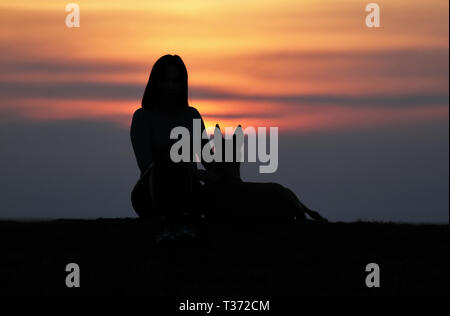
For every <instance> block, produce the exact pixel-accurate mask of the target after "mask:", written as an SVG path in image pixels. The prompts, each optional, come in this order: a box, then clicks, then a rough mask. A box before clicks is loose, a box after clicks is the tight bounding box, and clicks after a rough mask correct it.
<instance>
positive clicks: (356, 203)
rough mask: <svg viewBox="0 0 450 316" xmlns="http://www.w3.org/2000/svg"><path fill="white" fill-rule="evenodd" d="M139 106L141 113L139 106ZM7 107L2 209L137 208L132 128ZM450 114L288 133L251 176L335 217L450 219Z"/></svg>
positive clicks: (73, 213)
mask: <svg viewBox="0 0 450 316" xmlns="http://www.w3.org/2000/svg"><path fill="white" fill-rule="evenodd" d="M130 116H131V114H130ZM4 118H5V116H4V115H1V116H0V121H1V123H0V151H1V154H2V159H1V167H0V173H1V175H0V189H1V190H2V194H1V195H0V205H1V206H2V207H1V208H0V217H1V218H96V217H132V216H134V212H133V210H132V207H131V203H130V192H131V188H132V186H133V185H134V183H135V181H136V180H137V178H138V175H139V171H138V167H137V164H136V162H135V158H134V155H133V151H132V147H131V143H130V139H129V130H128V128H120V127H118V126H116V125H114V124H112V123H109V122H104V121H98V120H61V121H39V122H37V121H36V122H30V121H25V120H21V119H20V118H17V117H14V115H13V113H10V114H9V115H8V119H7V120H4ZM448 133H449V125H448V120H447V119H443V120H442V121H438V122H433V123H423V124H415V125H410V126H397V127H391V128H382V129H380V128H377V129H371V130H369V129H367V130H358V131H340V132H333V133H330V132H328V133H325V132H321V133H310V134H281V135H280V142H279V168H278V171H277V172H276V173H274V174H265V175H261V174H258V173H257V168H258V164H249V163H246V164H245V165H244V166H243V168H242V169H243V170H242V173H243V177H244V179H246V180H248V181H275V182H279V183H281V184H284V185H286V186H287V187H289V188H291V189H292V190H293V191H294V192H295V193H296V194H297V195H298V196H299V197H300V198H301V199H303V201H304V202H305V203H306V204H307V205H309V206H310V207H312V208H314V209H316V210H318V211H320V212H321V213H322V214H324V215H325V216H327V217H328V218H329V219H331V220H333V221H336V220H340V221H352V220H357V219H366V220H379V221H403V222H447V223H448V216H449V214H448V208H449V201H448V190H449V178H448V175H449V168H448V159H449V134H448Z"/></svg>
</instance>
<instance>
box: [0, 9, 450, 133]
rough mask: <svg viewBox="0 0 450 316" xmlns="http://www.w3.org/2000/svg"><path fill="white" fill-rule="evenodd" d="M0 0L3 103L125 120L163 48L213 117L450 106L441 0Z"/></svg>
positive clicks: (281, 122)
mask: <svg viewBox="0 0 450 316" xmlns="http://www.w3.org/2000/svg"><path fill="white" fill-rule="evenodd" d="M74 2H75V3H77V4H79V6H80V13H81V14H80V16H81V19H80V28H67V27H66V26H65V18H66V15H67V14H68V13H67V12H65V5H66V4H67V3H69V1H55V0H52V1H43V0H33V1H5V0H0V10H1V18H0V43H1V53H0V54H1V61H0V67H1V73H0V96H1V98H2V102H1V104H0V110H2V111H12V112H14V114H18V115H20V116H24V117H26V118H30V119H33V120H44V119H45V120H47V119H67V118H96V119H104V120H110V121H114V122H117V123H119V124H122V125H123V126H127V125H129V123H130V115H131V114H132V113H133V111H134V110H135V109H137V108H138V107H139V105H140V99H141V97H142V93H143V89H144V87H145V84H146V82H147V79H148V75H149V73H150V70H151V67H152V65H153V63H154V62H155V61H156V60H157V58H158V57H160V56H162V55H164V54H166V53H170V54H178V55H180V56H181V57H182V58H183V60H184V62H185V64H186V66H187V68H188V72H189V84H190V103H191V105H192V106H195V107H196V108H198V110H199V111H200V112H201V113H202V114H203V116H204V119H205V121H206V123H207V125H208V126H209V127H211V126H214V125H215V123H216V122H218V123H220V124H221V126H236V125H237V124H239V123H241V124H243V125H244V126H248V125H252V126H269V125H270V126H279V127H280V131H281V132H285V131H291V132H303V131H316V130H320V131H323V130H336V129H355V128H356V129H358V128H364V127H373V126H375V127H376V126H385V125H389V124H390V125H392V124H408V123H409V122H414V121H417V120H419V121H428V120H439V119H442V118H446V117H448V83H449V82H448V56H449V55H448V53H449V51H448V35H449V34H448V25H449V19H448V5H449V3H448V1H445V0H432V1H427V6H426V7H424V2H423V1H416V0H413V1H400V0H398V1H378V2H377V3H378V4H379V6H380V8H381V28H379V29H373V28H372V29H371V28H368V27H366V25H365V16H366V14H367V13H366V12H365V10H364V9H365V5H366V4H367V2H366V1H357V0H346V1H338V2H337V1H331V0H330V1H329V0H321V1H317V0H315V1H312V0H311V1H302V0H280V1H273V0H271V1H268V0H257V1H256V0H255V1H254V0H247V1H232V0H221V1H210V0H205V1H204V0H171V1H166V0H153V1H146V0H143V1H138V0H127V1H105V0H80V1H74Z"/></svg>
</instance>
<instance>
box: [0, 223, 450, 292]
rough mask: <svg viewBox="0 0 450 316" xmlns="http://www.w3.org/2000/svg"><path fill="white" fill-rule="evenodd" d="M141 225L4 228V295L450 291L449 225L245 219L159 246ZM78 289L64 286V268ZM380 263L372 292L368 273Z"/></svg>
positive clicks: (0, 229) (0, 232)
mask: <svg viewBox="0 0 450 316" xmlns="http://www.w3.org/2000/svg"><path fill="white" fill-rule="evenodd" d="M154 228H155V224H154V223H151V222H141V221H139V220H137V219H99V220H58V221H51V222H8V221H4V222H0V242H1V259H0V294H37V295H49V294H58V295H59V294H63V295H66V294H67V295H79V294H95V295H97V294H100V295H109V294H119V295H122V294H124V295H130V294H139V295H177V296H182V297H200V296H201V297H207V296H209V297H219V298H225V297H235V298H240V299H248V298H250V297H251V298H255V297H269V296H277V295H407V294H414V295H416V294H424V295H434V294H444V295H448V293H449V287H448V284H449V283H448V241H449V230H448V225H407V224H389V223H332V224H323V223H322V224H321V223H313V222H310V223H307V224H305V225H303V226H302V225H301V224H297V223H280V222H272V223H267V222H260V223H253V224H249V223H247V222H244V221H236V222H225V223H224V222H221V223H219V222H217V221H216V222H208V223H203V224H202V225H201V228H202V231H201V232H202V234H201V236H200V240H199V241H198V242H197V243H191V244H185V245H182V244H179V245H175V246H172V247H156V245H155V242H154V240H153V236H152V231H153V230H154ZM71 262H75V263H77V264H78V265H79V266H80V285H81V287H80V288H66V286H65V278H66V275H67V274H68V273H67V272H65V267H66V264H68V263H71ZM371 262H375V263H377V264H378V265H379V266H380V276H381V278H380V279H381V287H380V288H367V287H366V286H365V278H366V275H367V274H368V272H365V267H366V265H367V264H368V263H371Z"/></svg>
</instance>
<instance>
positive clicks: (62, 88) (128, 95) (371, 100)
mask: <svg viewBox="0 0 450 316" xmlns="http://www.w3.org/2000/svg"><path fill="white" fill-rule="evenodd" d="M144 88H145V84H132V83H102V82H52V83H48V82H27V83H19V82H2V83H0V96H2V97H4V98H5V99H14V98H48V99H71V100H72V99H86V100H88V99H94V100H138V99H140V98H141V95H142V93H143V91H144ZM190 96H191V99H193V100H195V99H214V100H237V101H251V102H271V103H285V104H293V105H297V104H298V105H302V104H312V105H335V106H343V107H416V106H429V105H443V104H448V103H449V95H448V93H409V94H407V93H405V94H391V95H377V94H375V95H363V96H347V95H327V94H273V95H261V94H241V93H234V92H228V91H224V90H219V89H213V88H208V87H203V86H191V94H190Z"/></svg>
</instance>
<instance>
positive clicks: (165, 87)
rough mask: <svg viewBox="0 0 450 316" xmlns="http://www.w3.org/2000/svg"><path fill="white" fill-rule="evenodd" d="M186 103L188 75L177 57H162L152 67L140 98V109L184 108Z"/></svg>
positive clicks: (181, 61)
mask: <svg viewBox="0 0 450 316" xmlns="http://www.w3.org/2000/svg"><path fill="white" fill-rule="evenodd" d="M188 105H189V103H188V75H187V70H186V66H185V65H184V62H183V60H182V59H181V58H180V57H179V56H178V55H164V56H162V57H161V58H159V59H158V60H157V61H156V63H155V64H154V65H153V68H152V71H151V73H150V77H149V79H148V83H147V87H146V88H145V92H144V96H143V98H142V107H143V108H147V109H154V108H159V107H172V108H184V107H187V106H188Z"/></svg>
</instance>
